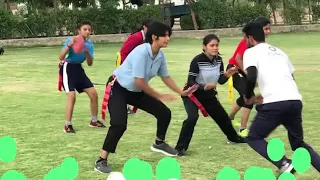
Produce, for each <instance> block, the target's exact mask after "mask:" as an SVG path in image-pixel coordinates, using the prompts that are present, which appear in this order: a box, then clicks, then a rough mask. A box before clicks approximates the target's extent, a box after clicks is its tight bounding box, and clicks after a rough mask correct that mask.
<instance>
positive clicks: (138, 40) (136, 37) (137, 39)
mask: <svg viewBox="0 0 320 180" xmlns="http://www.w3.org/2000/svg"><path fill="white" fill-rule="evenodd" d="M151 22H152V20H151V19H146V20H144V21H143V22H142V26H141V27H140V28H139V29H138V30H137V31H136V32H134V33H132V34H131V35H130V36H129V37H128V39H127V40H126V41H125V42H124V43H123V45H122V47H121V49H120V58H118V59H117V67H118V66H120V65H121V64H122V63H123V61H124V60H125V59H126V57H127V56H128V55H129V53H130V52H131V51H132V50H133V49H134V48H135V47H137V46H139V45H140V44H143V43H144V40H145V36H146V33H147V30H148V27H149V24H150V23H151ZM127 109H128V111H127V113H128V114H134V113H135V111H132V110H131V109H130V107H129V106H128V108H127Z"/></svg>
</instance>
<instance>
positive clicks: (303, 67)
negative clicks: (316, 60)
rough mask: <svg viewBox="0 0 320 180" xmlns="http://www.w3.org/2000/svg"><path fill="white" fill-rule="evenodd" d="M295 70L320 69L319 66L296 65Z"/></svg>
mask: <svg viewBox="0 0 320 180" xmlns="http://www.w3.org/2000/svg"><path fill="white" fill-rule="evenodd" d="M295 69H296V71H320V66H296V67H295Z"/></svg>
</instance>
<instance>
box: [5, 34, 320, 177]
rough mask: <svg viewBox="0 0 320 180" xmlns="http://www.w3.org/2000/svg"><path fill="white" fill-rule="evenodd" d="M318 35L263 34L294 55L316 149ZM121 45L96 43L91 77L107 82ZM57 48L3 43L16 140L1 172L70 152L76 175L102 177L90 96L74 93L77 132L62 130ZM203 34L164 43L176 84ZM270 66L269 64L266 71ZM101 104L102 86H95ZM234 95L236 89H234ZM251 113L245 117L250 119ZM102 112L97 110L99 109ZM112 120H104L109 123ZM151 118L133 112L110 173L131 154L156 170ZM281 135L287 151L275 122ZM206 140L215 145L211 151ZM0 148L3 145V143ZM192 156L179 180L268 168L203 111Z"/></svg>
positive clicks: (175, 125)
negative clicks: (14, 152)
mask: <svg viewBox="0 0 320 180" xmlns="http://www.w3.org/2000/svg"><path fill="white" fill-rule="evenodd" d="M239 39H240V37H225V38H222V39H221V43H220V52H221V53H222V54H223V58H224V62H225V66H226V63H227V61H228V58H229V57H230V56H231V55H232V53H233V51H234V49H235V47H236V45H237V43H238V42H239ZM319 41H320V33H296V34H277V35H272V36H270V38H269V39H268V42H270V43H271V44H273V45H275V46H278V47H280V48H282V49H283V50H284V51H285V52H287V53H288V55H289V56H290V57H291V60H292V62H293V64H294V65H295V67H296V69H297V72H296V74H295V78H296V81H297V83H298V85H299V87H300V92H301V93H302V95H303V98H304V110H303V113H304V114H303V118H304V122H303V125H304V130H305V141H306V142H308V143H310V144H311V145H312V146H313V147H314V148H315V149H316V150H317V151H319V152H320V144H318V142H319V140H320V136H319V133H318V128H319V127H318V124H319V115H320V112H319V106H318V105H317V103H318V102H319V101H320V96H319V94H318V92H320V86H318V85H317V84H319V83H320V79H319V75H320V72H319V70H320V63H319V57H320V47H319V43H318V42H319ZM120 46H121V45H120V44H114V43H112V44H99V45H96V47H95V62H94V65H93V66H92V67H87V65H84V67H85V70H86V72H87V74H88V76H89V77H90V78H91V80H92V81H93V82H96V83H105V82H106V81H107V79H108V77H109V76H110V75H111V73H112V71H113V70H114V68H115V59H116V52H117V51H118V50H119V48H120ZM60 49H61V47H37V48H8V49H5V51H6V52H5V55H3V56H0V67H1V69H2V73H1V76H0V83H1V85H0V102H1V104H0V109H1V119H0V137H2V136H5V135H10V136H13V137H14V138H15V139H16V141H17V144H18V153H17V158H16V160H15V161H14V162H11V163H2V162H1V163H0V175H1V174H3V173H4V172H5V171H7V170H11V169H14V170H17V171H19V172H21V173H24V174H25V176H26V177H27V178H28V179H32V180H41V179H43V177H44V175H45V174H46V173H48V172H49V171H50V169H52V168H54V167H56V166H59V165H60V164H61V162H62V161H63V159H64V158H65V157H68V156H72V157H74V158H75V159H76V160H77V162H78V163H79V167H80V172H79V175H78V178H77V179H83V180H87V179H106V175H104V174H99V173H96V172H94V171H93V164H94V161H95V160H96V158H97V157H98V156H99V151H100V149H101V147H102V144H103V141H104V138H105V135H106V132H107V129H94V128H90V127H89V126H88V123H89V120H90V109H89V99H88V97H87V96H86V95H85V94H82V95H78V96H77V101H76V106H75V112H74V118H73V123H74V126H75V128H76V129H77V130H78V133H77V134H76V135H74V136H72V135H69V134H65V133H64V132H63V131H62V128H63V125H64V122H65V120H64V111H65V103H66V95H65V94H64V93H61V92H58V91H57V81H58V75H57V72H58V68H57V60H58V54H59V51H60ZM201 49H202V47H201V40H196V39H172V40H171V42H170V44H169V46H168V48H166V49H164V52H165V54H166V58H167V62H168V68H169V72H170V74H171V75H172V77H173V79H174V80H175V81H176V82H177V84H178V85H179V86H181V87H182V86H183V85H184V83H185V81H186V79H187V72H188V67H189V63H190V61H191V59H192V58H193V57H194V56H195V55H197V54H198V53H200V52H201ZM271 72H272V69H270V73H271ZM151 84H152V86H153V87H154V88H156V89H158V90H159V91H162V92H169V90H168V88H167V87H165V85H163V84H162V83H161V81H160V80H159V79H158V78H155V79H153V80H152V82H151ZM96 88H97V90H98V94H99V108H100V107H101V101H102V96H103V92H104V86H96ZM218 90H219V97H220V99H221V101H222V103H223V106H224V107H225V108H226V110H227V111H229V110H230V108H231V103H230V102H228V101H227V85H223V86H220V87H219V88H218ZM235 96H236V94H235ZM167 105H168V106H169V107H170V109H171V110H172V121H171V124H170V127H169V130H168V135H167V141H168V142H169V143H170V144H172V145H174V144H175V143H176V141H177V138H178V135H179V132H180V128H181V125H182V122H183V120H184V119H185V118H186V112H185V110H184V107H183V104H182V101H181V100H180V99H178V101H176V102H173V103H168V104H167ZM254 114H255V112H254V113H252V115H251V117H250V119H252V118H253V116H254ZM99 117H100V109H99ZM108 122H109V118H108V119H107V122H106V124H108ZM155 131H156V120H155V118H154V117H152V116H151V115H149V114H147V113H145V112H142V111H139V110H138V112H137V114H136V115H134V116H130V117H129V120H128V129H127V131H126V132H125V134H124V136H123V137H122V139H121V140H120V143H119V145H118V149H117V154H115V155H112V156H110V163H111V164H112V166H113V170H114V171H121V169H122V167H123V165H124V163H125V162H126V161H127V160H128V159H129V158H131V157H137V158H140V159H142V160H145V161H147V162H150V163H151V164H152V166H153V168H154V169H155V167H156V165H157V163H158V161H159V160H160V159H161V158H162V157H163V156H162V155H160V154H157V153H153V152H151V151H150V149H149V146H150V145H151V144H152V142H153V141H154V137H155ZM272 137H280V138H281V139H282V140H283V141H284V142H285V145H286V146H285V148H286V153H287V155H288V156H289V157H291V154H292V151H291V149H290V146H289V143H288V140H287V134H286V131H285V129H284V128H283V127H279V128H278V129H277V130H276V131H275V132H274V133H273V134H272V135H271V136H270V138H272ZM209 146H211V147H212V148H211V149H209ZM0 148H1V147H0ZM188 153H189V155H188V156H185V157H181V158H177V160H178V161H179V162H180V164H181V170H182V179H184V180H206V179H215V176H216V174H217V173H218V172H219V170H220V169H221V168H223V167H224V166H230V167H232V168H234V169H236V170H239V171H240V173H241V174H243V173H244V172H245V171H246V169H247V168H248V167H249V166H261V167H265V168H272V169H273V170H275V167H274V166H272V165H271V164H270V163H269V162H267V161H266V160H264V159H263V158H261V157H260V156H259V155H258V154H257V153H256V152H254V151H253V150H252V149H251V148H250V147H249V146H247V145H234V146H233V145H227V144H226V139H225V136H224V135H223V134H222V132H221V131H220V129H218V127H217V125H216V124H215V123H214V121H213V120H212V119H210V118H203V117H201V118H200V119H199V121H198V124H197V126H196V129H195V132H194V136H193V139H192V142H191V146H190V150H189V151H188ZM318 177H319V174H318V173H317V172H316V171H315V170H314V169H313V167H312V168H311V169H310V170H309V171H308V172H307V173H306V174H304V175H299V176H298V178H297V179H300V180H302V179H303V180H314V179H317V178H318ZM318 179H320V178H318Z"/></svg>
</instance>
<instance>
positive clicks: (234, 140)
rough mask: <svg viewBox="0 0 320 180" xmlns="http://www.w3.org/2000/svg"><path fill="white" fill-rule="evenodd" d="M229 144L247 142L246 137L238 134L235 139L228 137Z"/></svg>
mask: <svg viewBox="0 0 320 180" xmlns="http://www.w3.org/2000/svg"><path fill="white" fill-rule="evenodd" d="M227 143H228V144H241V143H247V141H246V139H245V138H243V137H241V136H237V137H236V138H235V139H232V140H230V139H228V140H227Z"/></svg>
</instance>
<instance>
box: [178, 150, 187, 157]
mask: <svg viewBox="0 0 320 180" xmlns="http://www.w3.org/2000/svg"><path fill="white" fill-rule="evenodd" d="M177 151H178V156H184V155H186V150H184V149H182V150H177Z"/></svg>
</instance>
